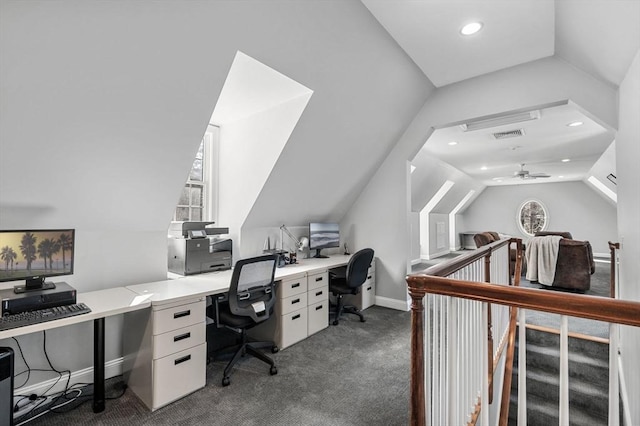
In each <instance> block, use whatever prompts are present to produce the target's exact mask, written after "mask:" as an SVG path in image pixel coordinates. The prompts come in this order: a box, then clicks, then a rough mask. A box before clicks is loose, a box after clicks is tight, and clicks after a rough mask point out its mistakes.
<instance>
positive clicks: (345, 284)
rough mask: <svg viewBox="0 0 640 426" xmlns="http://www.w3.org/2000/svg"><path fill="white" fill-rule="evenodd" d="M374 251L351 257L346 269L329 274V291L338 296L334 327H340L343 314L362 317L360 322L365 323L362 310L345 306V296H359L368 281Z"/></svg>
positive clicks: (361, 251) (359, 253)
mask: <svg viewBox="0 0 640 426" xmlns="http://www.w3.org/2000/svg"><path fill="white" fill-rule="evenodd" d="M373 254H374V252H373V249H370V248H365V249H362V250H360V251H358V252H356V253H354V255H353V256H351V259H349V263H348V264H347V266H346V268H341V269H337V270H335V271H332V272H330V274H329V290H330V291H331V293H332V294H333V295H334V296H336V305H337V306H336V313H335V315H336V316H335V319H334V320H333V325H338V322H339V321H340V316H341V315H342V314H343V313H348V314H354V315H358V316H359V317H360V322H365V319H364V316H363V315H362V313H361V312H360V310H359V309H358V308H357V307H355V306H352V305H347V306H345V305H344V301H343V299H342V298H343V296H344V295H346V294H358V293H359V292H360V287H362V284H364V283H365V281H366V280H367V274H368V273H369V266H371V262H372V261H373Z"/></svg>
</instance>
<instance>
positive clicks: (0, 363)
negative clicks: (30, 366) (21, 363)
mask: <svg viewBox="0 0 640 426" xmlns="http://www.w3.org/2000/svg"><path fill="white" fill-rule="evenodd" d="M0 426H13V349H11V348H4V347H1V348H0Z"/></svg>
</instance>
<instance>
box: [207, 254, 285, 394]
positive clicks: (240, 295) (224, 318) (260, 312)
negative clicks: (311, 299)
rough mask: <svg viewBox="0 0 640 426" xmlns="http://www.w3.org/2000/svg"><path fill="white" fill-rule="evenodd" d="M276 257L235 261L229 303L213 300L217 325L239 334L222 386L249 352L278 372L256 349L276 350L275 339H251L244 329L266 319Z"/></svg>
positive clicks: (272, 301) (272, 295)
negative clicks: (271, 340)
mask: <svg viewBox="0 0 640 426" xmlns="http://www.w3.org/2000/svg"><path fill="white" fill-rule="evenodd" d="M276 262H277V256H276V255H266V256H258V257H253V258H249V259H242V260H239V261H238V262H237V263H236V266H235V268H234V269H233V275H232V278H231V286H230V287H229V297H228V302H218V301H216V305H217V307H216V312H217V314H216V316H217V318H216V324H217V326H218V327H225V328H227V329H229V330H232V331H234V332H236V333H238V334H239V335H240V343H239V346H238V348H237V350H236V352H235V354H234V355H233V358H231V361H229V363H228V364H227V366H226V368H225V369H224V373H223V377H222V386H228V385H229V384H230V383H231V380H230V378H229V376H230V375H231V370H232V369H233V366H234V365H235V364H236V363H237V362H238V360H239V359H240V357H242V356H244V355H245V354H249V355H252V356H254V357H256V358H258V359H259V360H261V361H263V362H265V363H267V364H269V365H270V366H271V368H270V370H269V373H270V374H271V375H274V374H277V373H278V369H277V368H276V365H275V362H274V361H273V360H272V359H271V358H269V357H268V356H267V355H265V354H264V353H262V352H260V351H259V350H258V349H264V348H271V352H273V353H276V352H278V347H277V346H276V345H275V343H274V342H250V341H249V340H248V338H247V330H248V329H250V328H252V327H254V326H256V325H258V324H260V323H261V322H263V321H266V320H267V319H268V318H269V316H270V315H271V313H273V307H274V305H275V303H276V297H275V293H276V292H275V287H274V282H273V276H274V274H275V269H276Z"/></svg>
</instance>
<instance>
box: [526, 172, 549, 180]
mask: <svg viewBox="0 0 640 426" xmlns="http://www.w3.org/2000/svg"><path fill="white" fill-rule="evenodd" d="M529 177H530V178H534V179H535V178H548V177H551V175H548V174H546V173H529Z"/></svg>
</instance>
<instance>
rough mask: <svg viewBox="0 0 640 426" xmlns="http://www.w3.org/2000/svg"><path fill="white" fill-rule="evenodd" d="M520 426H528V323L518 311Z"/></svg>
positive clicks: (520, 310)
mask: <svg viewBox="0 0 640 426" xmlns="http://www.w3.org/2000/svg"><path fill="white" fill-rule="evenodd" d="M518 323H519V326H518V340H519V342H518V426H527V327H526V324H527V321H526V316H525V310H524V309H518Z"/></svg>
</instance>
